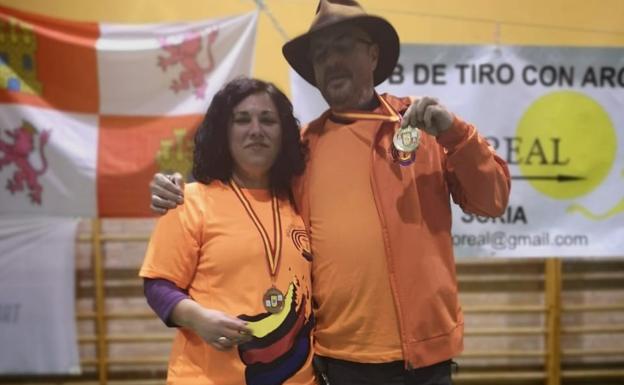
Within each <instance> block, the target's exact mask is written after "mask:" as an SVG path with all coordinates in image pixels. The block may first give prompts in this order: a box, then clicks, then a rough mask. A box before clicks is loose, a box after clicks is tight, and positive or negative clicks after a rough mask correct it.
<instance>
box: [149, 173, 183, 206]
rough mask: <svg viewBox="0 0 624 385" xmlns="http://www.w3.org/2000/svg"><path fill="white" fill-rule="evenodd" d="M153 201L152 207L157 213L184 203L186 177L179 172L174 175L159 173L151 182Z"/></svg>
mask: <svg viewBox="0 0 624 385" xmlns="http://www.w3.org/2000/svg"><path fill="white" fill-rule="evenodd" d="M150 192H151V194H152V202H151V205H150V208H151V209H152V211H153V212H155V213H157V214H166V213H167V211H168V210H169V209H173V208H175V207H176V206H177V205H181V204H182V203H184V178H183V177H182V175H181V174H180V173H178V172H176V173H175V174H173V175H165V174H162V173H157V174H155V175H154V178H153V179H152V181H151V182H150Z"/></svg>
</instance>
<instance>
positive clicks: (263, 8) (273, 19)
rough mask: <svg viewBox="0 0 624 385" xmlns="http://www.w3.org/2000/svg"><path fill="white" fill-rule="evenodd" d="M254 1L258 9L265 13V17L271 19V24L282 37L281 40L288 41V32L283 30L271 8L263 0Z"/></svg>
mask: <svg viewBox="0 0 624 385" xmlns="http://www.w3.org/2000/svg"><path fill="white" fill-rule="evenodd" d="M254 2H255V3H256V5H257V6H258V9H260V11H262V12H264V14H265V15H267V17H268V18H269V20H271V23H272V24H273V26H274V27H275V29H276V30H277V32H278V33H279V34H280V36H281V37H282V40H284V41H288V40H289V38H288V34H287V33H286V31H285V30H284V27H282V25H281V24H280V22H279V21H278V20H277V18H276V17H275V16H274V15H273V13H272V12H271V10H270V9H269V7H268V6H267V5H266V3H265V2H264V0H254Z"/></svg>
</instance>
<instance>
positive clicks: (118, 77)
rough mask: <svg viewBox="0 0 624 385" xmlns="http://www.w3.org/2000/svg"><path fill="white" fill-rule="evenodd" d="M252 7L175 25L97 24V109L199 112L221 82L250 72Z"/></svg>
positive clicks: (109, 111) (253, 33)
mask: <svg viewBox="0 0 624 385" xmlns="http://www.w3.org/2000/svg"><path fill="white" fill-rule="evenodd" d="M257 19H258V14H257V12H252V13H247V14H244V15H240V16H235V17H230V18H226V19H215V20H206V21H200V22H193V23H178V24H171V23H169V24H142V25H125V24H101V25H100V31H101V36H100V38H99V40H98V42H97V45H96V47H97V55H98V72H99V81H100V92H101V93H100V98H101V99H100V112H101V113H102V114H111V115H132V116H137V115H138V116H140V115H148V116H153V115H180V114H197V113H199V114H204V113H205V112H206V108H207V106H208V103H209V101H210V99H211V98H212V95H214V94H215V93H216V92H217V91H218V90H219V89H220V88H221V87H222V86H223V85H224V84H225V83H227V82H228V81H230V80H232V79H233V78H235V77H237V76H240V75H243V74H245V75H248V74H250V73H251V67H252V64H253V52H254V47H255V40H256V25H257Z"/></svg>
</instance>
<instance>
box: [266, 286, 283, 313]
mask: <svg viewBox="0 0 624 385" xmlns="http://www.w3.org/2000/svg"><path fill="white" fill-rule="evenodd" d="M262 302H263V303H264V309H265V310H266V311H268V312H269V313H271V314H275V313H279V312H281V311H282V309H284V293H282V292H281V291H280V290H279V289H278V288H276V287H271V288H270V289H269V290H267V291H266V292H265V293H264V296H263V297H262Z"/></svg>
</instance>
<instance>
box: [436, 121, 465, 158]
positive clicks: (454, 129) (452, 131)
mask: <svg viewBox="0 0 624 385" xmlns="http://www.w3.org/2000/svg"><path fill="white" fill-rule="evenodd" d="M471 131H472V129H471V126H470V125H469V124H468V123H466V122H464V121H463V120H461V119H459V118H458V117H457V116H455V115H454V116H453V123H451V126H450V127H449V128H448V129H447V130H446V131H444V132H443V133H441V134H440V135H438V137H437V141H438V143H439V144H440V145H442V146H443V147H444V148H446V150H447V151H448V152H453V151H454V150H455V149H457V148H458V147H461V145H462V144H463V143H464V142H465V141H466V140H467V139H468V137H469V136H470V133H471Z"/></svg>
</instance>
